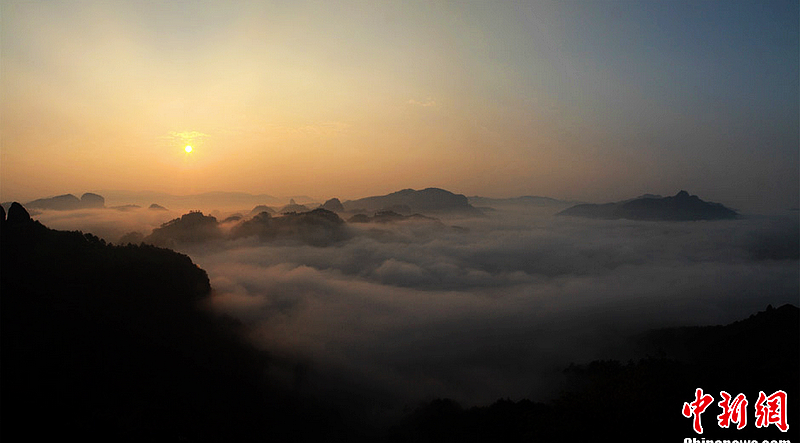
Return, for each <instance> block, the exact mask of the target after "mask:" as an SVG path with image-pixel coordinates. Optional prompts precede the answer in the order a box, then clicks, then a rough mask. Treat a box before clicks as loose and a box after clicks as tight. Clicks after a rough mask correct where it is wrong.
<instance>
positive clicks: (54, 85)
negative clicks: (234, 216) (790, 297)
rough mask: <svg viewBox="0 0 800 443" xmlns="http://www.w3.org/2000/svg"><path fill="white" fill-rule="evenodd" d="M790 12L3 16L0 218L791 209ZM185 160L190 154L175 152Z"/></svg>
mask: <svg viewBox="0 0 800 443" xmlns="http://www.w3.org/2000/svg"><path fill="white" fill-rule="evenodd" d="M799 15H800V14H799V12H798V3H797V2H796V1H785V2H784V1H768V2H755V1H744V2H742V1H719V2H717V1H691V2H680V1H655V0H653V1H640V2H628V1H591V2H590V1H571V2H477V1H475V2H473V1H456V2H444V1H442V2H438V1H429V2H417V1H410V2H391V1H386V2H381V1H370V2H366V1H364V2H349V1H343V2H304V1H297V2H294V1H293V2H284V1H270V2H236V1H224V2H214V1H205V2H188V1H171V2H154V1H135V2H134V1H130V2H128V1H77V2H61V1H14V0H4V1H3V2H2V6H1V9H0V20H2V22H1V23H0V24H1V25H2V26H1V28H2V30H1V31H0V32H1V33H2V34H0V38H1V40H0V99H1V100H0V143H1V144H0V200H2V201H9V200H21V201H28V200H32V199H34V198H40V197H46V196H52V195H58V194H64V193H74V194H77V195H80V194H81V193H83V192H87V191H98V190H111V189H114V190H153V191H161V192H168V193H172V194H178V195H184V194H193V193H199V192H208V191H242V192H249V193H254V194H262V193H263V194H270V195H277V196H281V195H300V194H305V195H310V196H314V197H316V198H319V199H320V200H323V199H327V198H330V197H339V198H341V199H342V200H344V199H347V198H359V197H365V196H369V195H378V194H385V193H389V192H393V191H396V190H399V189H403V188H414V189H420V188H425V187H440V188H444V189H448V190H450V191H453V192H456V193H462V194H465V195H482V196H490V197H511V196H518V195H542V196H550V197H555V198H562V199H575V200H583V201H593V202H603V201H615V200H620V199H625V198H631V197H635V196H637V195H640V194H643V193H656V194H664V195H667V194H669V195H672V194H675V193H677V192H678V191H679V190H681V189H686V190H688V191H689V192H690V193H692V194H697V195H699V196H700V197H701V198H703V199H706V200H711V201H717V202H721V203H724V204H727V205H729V206H732V207H735V208H737V209H744V210H755V211H761V210H785V209H787V208H791V207H796V206H797V205H798V200H799V199H800V197H799V193H800V173H799V170H800V158H799V156H798V149H799V148H798V147H799V146H800V139H799V137H800V136H799V135H798V134H799V133H800V130H799V129H798V126H799V125H800V111H798V102H799V100H798V97H800V93H799V91H798V90H799V87H798V78H800V71H799V70H798V64H799V63H798V58H800V55H798V54H800V47H799V45H798V35H799V34H800V32H799V31H798V22H799V20H798V16H799ZM187 145H191V146H192V147H193V150H192V152H191V153H187V152H186V151H185V149H184V148H185V147H186V146H187Z"/></svg>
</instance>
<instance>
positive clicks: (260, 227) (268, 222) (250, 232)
mask: <svg viewBox="0 0 800 443" xmlns="http://www.w3.org/2000/svg"><path fill="white" fill-rule="evenodd" d="M230 235H231V238H241V237H251V236H256V237H258V238H259V239H261V240H263V241H272V240H277V239H287V240H296V241H301V242H303V243H307V244H310V245H313V246H328V245H330V244H333V243H336V242H339V241H343V240H346V239H348V238H350V237H351V234H350V232H349V231H348V230H347V228H346V226H345V223H344V220H342V219H341V218H340V217H339V216H338V215H336V213H335V212H331V211H328V210H327V209H322V208H317V209H314V210H313V211H306V212H289V213H286V214H283V215H282V216H278V217H273V216H272V215H270V214H269V213H268V212H262V213H261V214H258V215H256V216H255V217H253V218H252V219H250V220H245V221H243V222H241V223H239V224H238V225H236V226H234V227H233V228H232V229H231V233H230Z"/></svg>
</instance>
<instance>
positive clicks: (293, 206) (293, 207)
mask: <svg viewBox="0 0 800 443" xmlns="http://www.w3.org/2000/svg"><path fill="white" fill-rule="evenodd" d="M308 210H309V209H308V208H307V207H306V206H304V205H298V204H297V202H295V201H294V199H291V200H289V204H288V205H286V206H284V207H282V208H281V209H280V210H279V211H278V212H280V213H281V214H285V213H287V212H307V211H308Z"/></svg>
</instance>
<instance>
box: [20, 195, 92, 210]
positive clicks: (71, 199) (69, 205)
mask: <svg viewBox="0 0 800 443" xmlns="http://www.w3.org/2000/svg"><path fill="white" fill-rule="evenodd" d="M105 204H106V201H105V199H104V198H103V197H102V196H101V195H97V194H92V193H91V192H87V193H85V194H83V195H82V196H81V198H80V199H78V197H75V196H74V195H72V194H64V195H58V196H55V197H48V198H40V199H36V200H34V201H32V202H28V203H26V204H25V206H26V207H28V208H30V209H49V210H55V211H72V210H75V209H96V208H104V207H105Z"/></svg>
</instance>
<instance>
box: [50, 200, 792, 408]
mask: <svg viewBox="0 0 800 443" xmlns="http://www.w3.org/2000/svg"><path fill="white" fill-rule="evenodd" d="M550 212H552V211H547V210H542V209H536V210H535V211H534V210H531V211H519V210H516V211H515V210H499V211H494V212H490V213H489V216H488V217H484V218H458V219H448V218H443V219H442V220H441V221H440V222H432V221H430V220H424V219H423V220H404V221H399V222H395V223H385V224H376V223H366V224H359V223H348V224H347V225H346V226H345V228H344V229H346V230H347V235H346V236H341V235H340V237H338V238H336V239H332V240H331V241H329V242H317V243H315V244H317V245H325V246H315V245H312V244H308V243H304V242H303V241H298V240H297V239H281V238H276V239H270V240H268V241H267V240H265V239H264V238H263V237H259V236H249V237H241V238H235V239H232V238H230V237H226V238H225V239H214V240H209V241H206V242H196V243H191V244H182V245H177V246H176V249H177V250H179V251H180V252H184V253H186V254H188V255H189V256H190V257H191V258H192V260H193V261H194V262H195V263H197V264H198V265H199V266H200V267H201V268H203V269H205V270H206V271H207V272H208V275H209V278H210V280H211V286H212V288H213V295H212V297H211V299H210V301H209V305H210V306H211V307H212V308H213V309H214V310H216V311H217V312H220V313H224V314H227V315H230V316H232V317H234V318H237V319H239V320H241V321H242V322H243V323H244V324H245V325H247V326H248V328H247V329H248V331H249V338H250V339H251V340H252V341H253V343H255V344H256V345H257V346H258V347H259V348H261V349H263V350H265V351H267V352H268V353H269V354H270V355H272V356H273V357H275V362H276V363H273V365H272V368H271V369H270V375H271V377H272V378H273V379H274V380H275V383H279V384H282V385H285V386H291V387H292V389H294V390H296V391H297V392H298V393H300V394H303V395H309V396H315V397H318V398H319V397H322V398H329V399H330V401H331V402H333V403H334V404H336V403H337V402H339V403H343V402H347V403H348V404H351V403H352V402H354V401H356V400H354V399H361V400H358V401H360V402H361V403H363V404H361V405H360V406H359V407H362V408H366V409H367V410H368V411H370V412H371V413H375V411H393V410H399V409H400V408H401V407H403V406H404V405H414V404H417V403H418V402H420V401H425V400H430V399H433V398H453V399H455V400H457V401H459V402H461V403H463V404H467V405H479V404H488V403H490V402H492V401H494V400H497V399H498V398H506V397H507V398H511V399H521V398H530V399H536V400H545V399H548V398H550V397H551V396H554V395H556V394H557V392H558V391H559V389H561V388H562V383H563V381H564V380H563V375H562V370H563V368H564V367H565V366H567V365H568V364H569V363H572V362H576V363H580V362H588V361H591V360H593V359H604V358H618V359H627V358H634V357H636V356H639V355H641V353H642V352H647V351H649V350H642V349H640V348H638V347H637V346H638V344H637V342H636V340H635V339H634V338H635V337H636V336H637V334H640V333H643V332H645V331H648V330H652V329H656V328H663V327H671V326H688V325H709V324H725V323H730V322H732V321H735V320H739V319H742V318H746V317H747V316H749V315H750V314H752V313H754V312H757V311H759V310H763V309H764V308H765V307H766V306H767V305H769V304H772V305H773V306H780V305H783V304H785V303H792V304H797V303H798V293H800V284H799V283H798V282H799V281H800V271H798V250H800V247H799V246H798V220H797V215H796V213H794V212H788V213H786V214H784V215H776V216H769V217H767V216H750V217H741V218H739V219H736V220H720V221H703V222H639V221H626V220H614V221H606V220H589V219H580V218H573V217H555V216H553V215H552V214H551V213H550ZM171 216H174V214H158V215H152V214H148V213H146V212H145V213H141V211H140V212H134V213H129V212H128V213H124V212H118V211H105V212H102V211H83V212H80V213H75V214H68V213H63V212H62V213H58V214H54V213H48V214H44V213H43V214H40V216H39V219H40V220H41V221H42V222H44V223H46V224H50V225H51V226H52V227H54V228H61V229H65V228H70V229H78V228H79V227H80V226H81V225H82V226H85V227H86V228H84V229H85V230H91V229H88V228H92V229H94V228H96V229H99V230H101V231H102V230H105V231H106V232H109V233H114V234H117V233H120V232H123V231H126V232H127V231H129V230H135V231H138V232H142V233H144V234H145V235H147V234H148V233H149V231H148V229H152V228H153V227H154V225H155V224H157V222H158V221H159V220H162V217H163V218H170V217H171ZM98 235H99V234H98ZM112 238H113V237H112ZM109 241H113V240H110V239H109Z"/></svg>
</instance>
